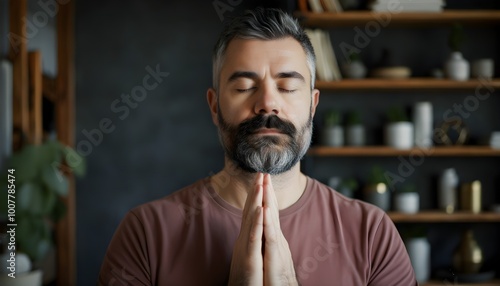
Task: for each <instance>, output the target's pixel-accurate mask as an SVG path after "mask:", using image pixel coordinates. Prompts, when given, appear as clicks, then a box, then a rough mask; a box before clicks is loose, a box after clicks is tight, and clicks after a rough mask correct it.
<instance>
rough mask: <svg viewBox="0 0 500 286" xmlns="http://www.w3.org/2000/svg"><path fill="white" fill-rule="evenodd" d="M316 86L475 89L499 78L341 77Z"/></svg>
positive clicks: (489, 85)
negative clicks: (461, 79) (460, 79)
mask: <svg viewBox="0 0 500 286" xmlns="http://www.w3.org/2000/svg"><path fill="white" fill-rule="evenodd" d="M316 88H318V89H320V90H321V89H323V90H371V91H372V90H475V89H476V88H493V89H499V88H500V79H498V78H496V79H493V80H491V81H485V80H478V79H472V80H468V81H454V80H447V79H433V78H409V79H376V78H367V79H359V80H355V79H343V80H340V81H320V80H318V81H316Z"/></svg>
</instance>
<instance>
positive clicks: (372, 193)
mask: <svg viewBox="0 0 500 286" xmlns="http://www.w3.org/2000/svg"><path fill="white" fill-rule="evenodd" d="M363 199H364V200H365V201H366V202H368V203H371V204H373V205H376V206H377V207H379V208H381V209H382V210H384V211H388V210H389V209H390V206H391V194H390V191H389V187H388V186H387V179H386V178H385V175H384V171H383V170H382V168H380V167H378V166H375V167H373V168H372V170H371V174H370V178H369V180H368V184H367V185H366V186H365V188H364V190H363Z"/></svg>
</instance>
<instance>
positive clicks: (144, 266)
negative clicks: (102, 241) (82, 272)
mask: <svg viewBox="0 0 500 286" xmlns="http://www.w3.org/2000/svg"><path fill="white" fill-rule="evenodd" d="M150 281H151V280H150V270H149V263H148V255H147V246H146V235H145V231H144V226H143V224H142V223H141V221H140V220H139V218H138V217H137V216H136V215H135V214H134V213H133V212H129V213H128V214H127V215H126V216H125V218H124V219H123V221H122V222H121V223H120V225H119V226H118V228H117V230H116V232H115V234H114V235H113V238H112V240H111V242H110V244H109V246H108V250H107V252H106V255H105V257H104V260H103V264H102V266H101V271H100V273H99V280H98V285H110V286H111V285H113V286H126V285H130V286H132V285H134V286H135V285H139V286H140V285H151V282H150Z"/></svg>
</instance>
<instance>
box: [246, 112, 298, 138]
mask: <svg viewBox="0 0 500 286" xmlns="http://www.w3.org/2000/svg"><path fill="white" fill-rule="evenodd" d="M261 128H272V129H276V130H279V131H280V132H281V133H283V134H286V135H288V136H290V137H292V138H293V137H294V136H295V133H297V128H295V126H294V125H293V123H291V122H289V121H287V120H283V119H281V118H279V117H278V116H276V115H263V114H259V115H257V116H255V117H252V118H250V119H247V120H245V121H243V122H242V123H240V125H239V128H238V129H239V133H240V135H244V136H246V135H251V134H253V133H255V132H256V131H257V130H259V129H261Z"/></svg>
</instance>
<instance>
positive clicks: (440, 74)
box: [431, 69, 444, 79]
mask: <svg viewBox="0 0 500 286" xmlns="http://www.w3.org/2000/svg"><path fill="white" fill-rule="evenodd" d="M431 76H432V77H433V78H437V79H442V78H444V72H443V70H442V69H433V70H432V71H431Z"/></svg>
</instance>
